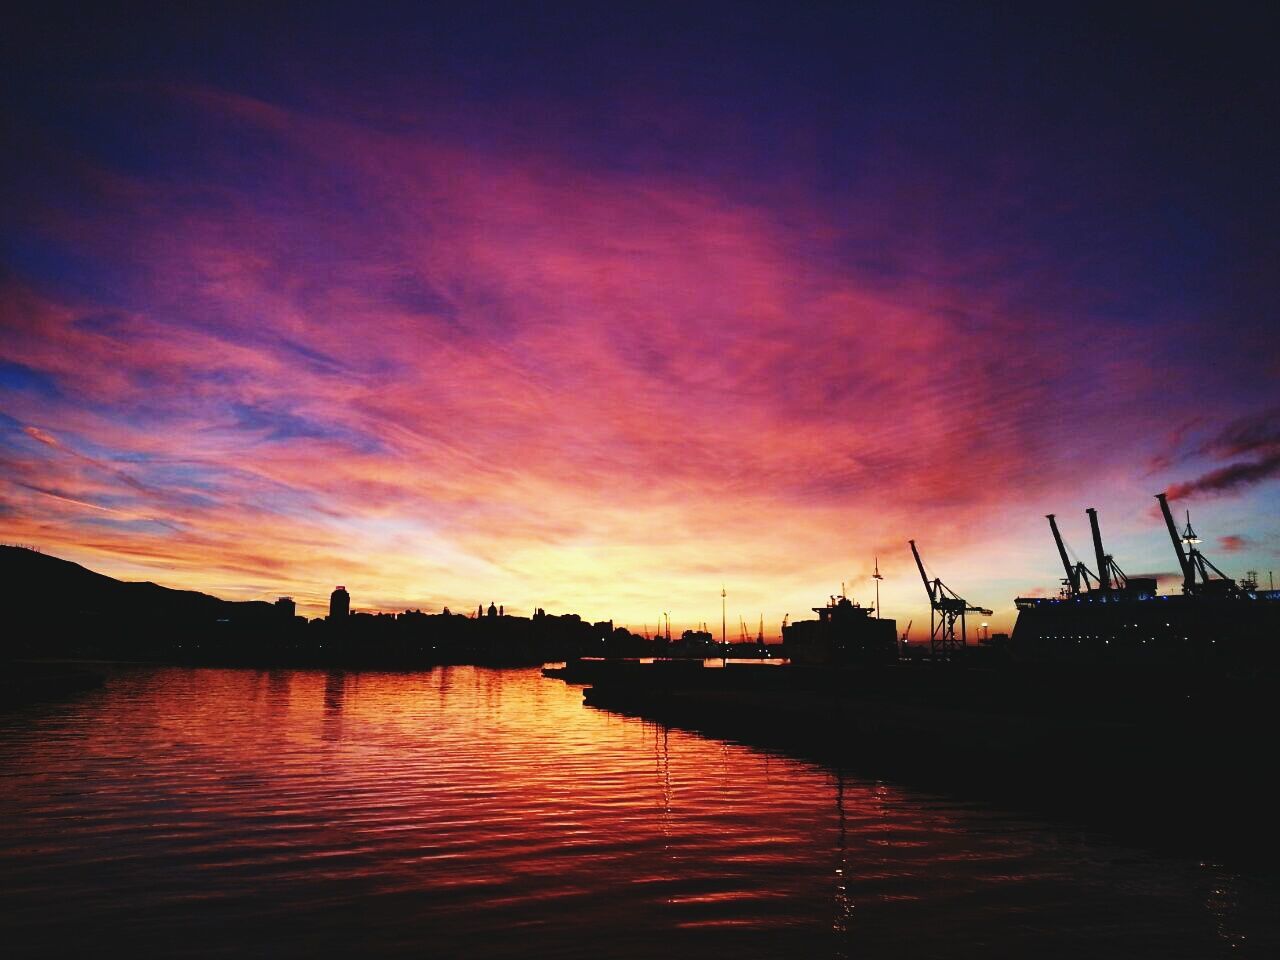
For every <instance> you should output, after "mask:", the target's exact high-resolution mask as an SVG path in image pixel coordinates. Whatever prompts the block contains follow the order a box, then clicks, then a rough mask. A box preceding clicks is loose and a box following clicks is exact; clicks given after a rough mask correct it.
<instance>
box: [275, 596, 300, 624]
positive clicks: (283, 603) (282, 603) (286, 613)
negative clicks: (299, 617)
mask: <svg viewBox="0 0 1280 960" xmlns="http://www.w3.org/2000/svg"><path fill="white" fill-rule="evenodd" d="M276 609H277V610H278V611H280V615H281V616H282V617H285V618H286V619H288V620H292V619H293V618H294V616H295V615H296V614H297V612H298V605H297V604H295V603H294V602H293V597H281V598H280V599H279V600H277V601H276Z"/></svg>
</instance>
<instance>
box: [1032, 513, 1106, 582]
mask: <svg viewBox="0 0 1280 960" xmlns="http://www.w3.org/2000/svg"><path fill="white" fill-rule="evenodd" d="M1045 519H1046V520H1048V521H1049V529H1050V530H1052V531H1053V542H1054V543H1056V544H1057V545H1058V557H1059V558H1060V559H1061V560H1062V569H1063V570H1064V571H1065V572H1066V574H1067V576H1066V579H1065V580H1063V581H1062V585H1063V586H1064V587H1066V588H1067V595H1068V596H1071V597H1078V596H1080V594H1081V593H1083V592H1086V591H1091V590H1096V589H1098V576H1097V574H1095V573H1094V572H1093V571H1092V570H1090V569H1089V568H1088V567H1086V566H1085V565H1084V561H1083V560H1077V561H1076V562H1075V563H1074V564H1073V563H1072V562H1071V558H1070V557H1068V556H1067V547H1066V544H1065V543H1063V542H1062V534H1061V533H1059V532H1058V521H1057V520H1056V519H1054V515H1053V514H1052V513H1046V514H1045Z"/></svg>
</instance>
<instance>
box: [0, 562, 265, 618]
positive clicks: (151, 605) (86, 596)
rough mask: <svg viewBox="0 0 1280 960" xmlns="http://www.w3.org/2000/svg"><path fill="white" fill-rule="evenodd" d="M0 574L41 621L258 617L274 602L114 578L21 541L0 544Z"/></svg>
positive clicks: (18, 600)
mask: <svg viewBox="0 0 1280 960" xmlns="http://www.w3.org/2000/svg"><path fill="white" fill-rule="evenodd" d="M0 578H3V583H4V584H5V587H6V590H7V591H8V592H9V595H10V596H11V597H13V598H14V601H15V603H16V604H17V605H18V606H19V608H20V609H21V610H22V611H25V612H26V614H27V615H28V617H34V618H36V619H38V620H41V621H44V622H59V621H61V622H65V621H66V620H68V619H72V620H98V621H102V622H111V621H115V620H121V619H124V620H128V621H129V622H131V623H134V624H136V623H138V622H139V621H144V622H155V621H180V622H183V623H185V624H198V623H216V622H218V621H220V620H233V621H239V622H243V621H262V620H266V619H269V618H271V617H272V616H273V615H274V614H275V610H274V607H273V606H272V605H271V604H269V603H266V602H264V601H261V600H250V601H233V600H223V599H221V598H219V597H214V596H211V595H209V594H207V593H199V592H198V591H195V590H175V589H173V588H171V587H162V586H160V585H159V584H157V583H152V582H151V581H149V580H147V581H141V582H133V581H126V580H116V579H115V578H114V577H108V576H106V575H105V574H101V573H95V572H94V571H92V570H89V569H87V568H86V567H82V566H81V565H80V564H78V563H72V562H71V561H70V560H63V559H60V558H59V557H52V556H49V555H48V554H44V553H39V552H37V551H35V550H30V549H27V548H26V547H10V546H0Z"/></svg>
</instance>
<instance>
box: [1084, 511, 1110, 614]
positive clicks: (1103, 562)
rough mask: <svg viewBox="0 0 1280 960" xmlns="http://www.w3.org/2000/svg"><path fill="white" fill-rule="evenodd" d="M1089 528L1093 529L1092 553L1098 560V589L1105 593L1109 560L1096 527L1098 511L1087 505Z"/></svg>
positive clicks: (1108, 583)
mask: <svg viewBox="0 0 1280 960" xmlns="http://www.w3.org/2000/svg"><path fill="white" fill-rule="evenodd" d="M1085 513H1087V514H1088V515H1089V529H1090V530H1092V531H1093V554H1094V556H1095V557H1096V558H1097V561H1098V589H1100V590H1101V591H1102V592H1103V593H1106V592H1107V591H1108V590H1110V589H1111V561H1110V559H1109V558H1108V557H1107V554H1106V551H1105V550H1103V549H1102V532H1101V531H1100V530H1099V529H1098V511H1097V510H1095V509H1093V507H1089V508H1088V509H1087V510H1085Z"/></svg>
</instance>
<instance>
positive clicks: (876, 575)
mask: <svg viewBox="0 0 1280 960" xmlns="http://www.w3.org/2000/svg"><path fill="white" fill-rule="evenodd" d="M871 579H872V580H874V581H875V582H876V619H877V620H879V619H880V581H881V580H883V579H884V577H882V576H880V558H879V557H876V572H875V573H873V574H872V575H871Z"/></svg>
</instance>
